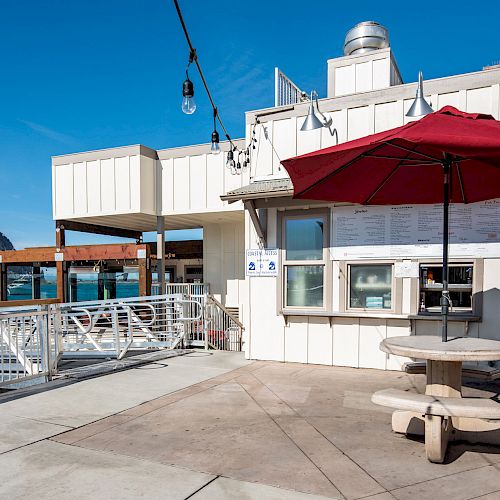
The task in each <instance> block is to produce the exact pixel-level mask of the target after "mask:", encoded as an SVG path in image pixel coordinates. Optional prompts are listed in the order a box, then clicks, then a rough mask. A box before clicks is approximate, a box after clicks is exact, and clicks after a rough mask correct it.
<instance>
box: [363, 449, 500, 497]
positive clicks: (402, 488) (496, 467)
mask: <svg viewBox="0 0 500 500" xmlns="http://www.w3.org/2000/svg"><path fill="white" fill-rule="evenodd" d="M481 455H482V454H481ZM483 458H484V457H483ZM487 467H493V468H494V469H497V470H500V469H499V464H496V463H491V462H490V463H487V464H485V465H480V466H479V467H471V468H470V469H463V470H460V471H458V472H452V473H451V474H444V475H442V476H437V477H434V478H431V479H427V480H425V481H417V482H416V483H410V484H407V485H405V486H399V487H397V488H392V489H390V490H387V491H388V492H389V493H391V494H392V493H393V492H396V491H400V490H404V489H406V488H410V487H412V486H418V485H419V484H425V483H431V482H433V481H439V480H440V479H446V478H450V477H453V476H460V475H461V474H464V473H465V472H472V471H478V470H481V469H484V468H487ZM497 491H500V490H495V491H490V492H489V493H486V494H485V493H482V494H481V495H479V496H475V497H469V498H468V499H467V500H473V499H474V498H481V497H482V496H485V495H490V494H492V493H496V492H497ZM393 496H394V495H393ZM368 498H369V497H368ZM396 498H398V497H397V496H396ZM358 500H362V499H358Z"/></svg>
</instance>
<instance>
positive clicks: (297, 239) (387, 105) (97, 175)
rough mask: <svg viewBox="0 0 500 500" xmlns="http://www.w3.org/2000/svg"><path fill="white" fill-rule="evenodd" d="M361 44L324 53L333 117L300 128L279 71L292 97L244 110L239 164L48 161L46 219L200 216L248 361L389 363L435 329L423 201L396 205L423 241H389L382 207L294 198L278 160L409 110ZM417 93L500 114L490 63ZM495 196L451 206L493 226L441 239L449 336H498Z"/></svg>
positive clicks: (178, 225)
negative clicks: (268, 269)
mask: <svg viewBox="0 0 500 500" xmlns="http://www.w3.org/2000/svg"><path fill="white" fill-rule="evenodd" d="M361 52H362V53H359V52H357V53H354V54H352V55H347V56H343V57H338V58H335V59H331V60H329V61H328V96H327V97H326V98H324V99H320V100H319V106H320V109H321V111H322V112H324V113H328V114H329V115H330V116H331V118H332V120H333V125H332V127H331V128H330V129H328V128H322V129H318V130H313V131H308V132H302V131H301V130H300V128H301V126H302V123H303V121H304V117H305V116H306V114H307V111H308V107H309V104H308V102H295V101H296V100H298V101H300V99H297V98H296V97H297V95H298V93H296V92H293V91H291V90H293V86H292V85H290V84H288V85H289V86H288V88H287V89H285V86H286V85H285V84H286V80H284V79H283V78H282V77H281V74H278V73H277V78H278V80H279V82H280V83H279V85H277V97H278V98H279V99H281V101H283V100H284V102H290V104H284V105H282V106H277V107H274V108H269V109H263V110H257V111H249V112H247V113H246V138H245V139H241V140H239V141H236V142H237V146H238V147H241V148H242V149H243V148H244V147H245V146H246V145H248V144H249V143H250V141H251V140H252V138H253V137H255V138H256V139H257V142H256V143H254V144H255V149H251V163H250V168H249V169H248V171H246V172H244V173H243V174H242V175H232V174H231V172H230V171H229V170H228V169H227V168H226V167H225V163H226V151H227V149H228V145H227V144H223V145H222V149H223V150H225V152H224V153H223V154H220V155H218V156H215V155H211V154H210V145H196V146H189V147H184V148H174V149H166V150H158V151H156V150H152V149H150V148H147V147H144V146H139V145H137V146H128V147H121V148H111V149H105V150H100V151H91V152H86V153H76V154H71V155H65V156H59V157H54V158H53V164H52V176H53V216H54V219H55V220H71V221H76V222H85V223H91V224H96V225H104V226H109V227H118V228H128V229H134V230H139V231H152V230H156V228H157V222H158V218H162V219H163V220H164V223H165V227H166V229H189V228H197V227H202V228H203V235H204V245H203V270H204V281H205V282H206V283H208V284H210V287H211V291H212V293H213V294H214V295H215V296H216V297H217V298H218V299H219V300H220V301H221V302H222V303H223V304H224V305H226V306H227V307H231V308H238V310H239V317H240V319H241V320H242V322H243V324H244V325H245V334H244V349H245V353H246V355H247V357H249V358H252V359H266V360H278V361H293V362H302V363H317V364H325V365H342V366H353V367H368V368H380V369H399V368H400V366H401V362H402V361H404V360H402V359H396V358H395V357H393V356H388V355H386V354H384V353H382V352H381V351H380V350H379V349H378V345H379V343H380V341H381V340H382V339H384V338H386V337H390V336H398V335H410V334H411V333H414V334H422V333H438V332H439V327H440V323H439V320H440V315H439V312H437V310H436V307H435V306H436V296H439V293H440V292H439V279H440V274H439V273H440V257H439V250H438V248H439V246H438V245H436V244H435V243H436V242H435V241H434V239H433V238H435V237H436V234H435V229H434V226H433V224H436V223H437V222H436V221H434V220H431V221H428V223H429V227H428V229H427V228H423V227H422V220H423V219H422V218H423V217H427V216H428V215H429V210H427V212H425V213H424V212H422V210H425V207H423V208H422V207H420V208H415V207H410V208H406V209H405V210H406V217H407V220H408V221H410V222H411V224H413V225H414V226H415V228H417V229H416V231H423V230H428V232H429V238H430V240H429V241H430V244H429V245H419V244H417V243H418V242H416V240H415V234H409V235H406V236H404V235H403V236H401V238H400V241H399V240H398V242H397V243H398V244H397V245H395V244H394V241H393V239H391V235H390V234H389V233H390V224H391V222H390V215H389V213H390V207H384V208H380V207H372V208H367V210H368V212H364V213H361V214H360V213H356V212H357V210H355V208H356V207H352V206H351V207H349V206H337V205H335V204H331V203H330V204H328V203H318V202H304V201H296V200H292V199H291V195H292V186H291V184H290V181H289V180H288V178H287V173H286V171H285V170H284V169H283V167H282V166H281V165H280V160H283V159H285V158H288V157H292V156H295V155H299V154H303V153H306V152H310V151H314V150H317V149H320V148H324V147H327V146H331V145H334V144H336V143H337V141H338V142H339V143H340V142H345V141H348V140H352V139H356V138H359V137H362V136H366V135H369V134H372V133H375V132H380V131H383V130H387V129H390V128H393V127H397V126H400V125H403V124H405V123H406V122H407V121H408V118H406V117H405V114H406V112H407V110H408V109H409V107H410V105H411V103H412V101H413V99H414V96H415V89H416V84H415V83H411V84H403V83H402V81H401V76H400V74H399V71H398V68H397V64H396V61H395V58H394V55H393V52H392V50H391V48H390V47H386V48H382V49H377V50H370V51H366V52H365V51H361ZM285 90H286V92H284V91H285ZM425 92H426V97H427V100H428V102H429V103H430V104H431V105H432V107H433V108H434V109H440V108H442V107H443V106H445V105H452V106H455V107H456V108H458V109H461V110H463V111H467V112H480V113H487V114H491V115H493V116H494V117H495V118H496V119H499V117H500V68H491V69H487V70H483V71H478V72H475V73H468V74H463V75H454V76H449V77H446V78H439V79H435V80H427V81H425ZM296 94H297V95H296ZM277 102H280V101H279V100H277ZM497 206H498V205H495V204H493V203H490V204H488V203H487V204H484V203H483V204H475V205H468V206H466V207H465V211H462V212H461V214H460V220H461V221H462V222H463V220H464V218H465V219H467V220H470V221H480V223H481V224H482V227H486V228H491V230H489V231H482V232H481V231H472V232H471V230H470V227H468V226H467V225H466V224H465V225H464V224H462V225H461V226H460V227H458V226H456V227H455V229H454V231H455V233H454V237H455V238H458V239H459V240H460V241H461V244H460V245H459V244H456V245H452V249H451V256H452V259H451V262H452V266H454V267H453V268H452V271H451V278H452V279H451V280H450V281H451V284H452V300H453V301H454V307H453V309H452V317H451V321H450V334H453V333H458V334H462V335H463V334H467V335H471V336H481V337H486V338H497V339H500V332H499V331H498V328H497V324H498V321H499V319H500V314H499V313H498V311H500V291H499V288H500V222H499V221H500V208H498V209H497ZM462 208H463V207H462ZM434 213H436V214H439V213H440V211H439V210H437V211H436V210H435V211H434ZM453 213H454V212H453V211H452V221H451V224H452V227H453V224H454V222H453ZM455 213H456V212H455ZM367 217H368V218H369V220H368V222H367ZM457 218H458V217H455V220H457ZM374 220H377V221H378V222H377V224H382V226H380V227H386V229H385V231H386V232H387V234H382V233H380V235H379V236H380V237H379V238H378V239H377V243H376V244H373V241H372V240H370V238H369V237H368V236H367V232H366V229H367V228H371V229H373V227H374V226H373V221H374ZM474 223H475V222H474ZM370 224H371V225H370ZM471 224H472V223H471ZM346 225H347V226H346ZM466 226H467V227H466ZM412 227H413V226H412ZM342 228H344V229H342ZM346 228H347V229H346ZM353 228H354V229H353ZM363 228H365V230H363ZM343 231H344V233H345V231H348V232H349V234H348V237H347V236H346V234H344V233H343ZM433 231H434V232H433ZM410 233H411V232H410ZM472 233H473V234H472ZM452 241H453V236H452ZM259 248H270V249H273V248H276V249H278V273H277V274H278V275H277V276H276V277H273V276H262V277H260V276H252V277H250V276H246V272H245V270H246V263H245V250H247V249H259ZM436 289H437V291H436Z"/></svg>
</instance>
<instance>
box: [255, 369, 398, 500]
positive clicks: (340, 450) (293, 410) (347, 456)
mask: <svg viewBox="0 0 500 500" xmlns="http://www.w3.org/2000/svg"><path fill="white" fill-rule="evenodd" d="M252 376H253V377H254V378H255V379H256V380H257V381H258V382H260V383H261V384H262V385H263V386H264V387H266V388H267V389H268V390H269V391H270V392H271V393H272V394H273V395H274V396H275V397H276V398H277V399H279V400H280V401H282V402H283V404H284V405H285V406H287V407H288V408H289V409H290V410H291V411H292V412H293V413H295V414H296V415H297V417H299V418H301V419H303V420H304V421H305V422H307V424H308V425H310V426H311V427H312V428H313V429H314V430H315V431H316V432H317V433H318V434H320V435H321V436H322V437H323V438H324V439H326V441H328V442H329V443H330V444H331V445H332V446H333V447H334V448H335V449H336V450H338V451H339V452H340V453H342V455H344V456H345V457H346V458H347V459H348V460H350V461H351V462H352V463H353V464H354V465H356V466H357V467H359V468H360V469H361V470H362V471H363V472H364V473H365V474H366V475H367V476H368V477H370V478H371V479H373V481H374V482H375V483H377V484H378V485H379V486H380V487H381V488H382V489H383V490H384V492H388V491H389V490H388V489H387V488H386V487H385V486H384V485H382V484H380V482H379V481H377V479H376V478H375V477H373V476H372V475H371V474H370V473H369V472H368V471H367V470H365V469H364V468H363V467H362V466H361V465H360V464H358V463H357V462H356V461H355V460H354V459H353V458H352V457H350V456H349V455H348V454H347V453H345V452H344V450H342V449H341V448H339V447H338V446H337V445H336V444H335V443H333V442H332V441H331V440H330V439H328V438H327V437H326V436H325V435H324V434H323V433H322V432H321V431H320V430H319V429H318V428H316V426H315V425H314V424H312V423H311V422H310V421H309V420H308V419H307V417H304V416H302V415H301V414H300V413H299V412H298V411H297V410H295V408H293V407H291V406H290V405H289V404H288V403H287V402H286V401H283V400H282V399H281V398H280V397H279V396H278V395H277V394H276V393H275V392H274V391H273V390H272V389H271V388H270V387H269V386H268V385H267V384H266V383H265V382H262V380H260V379H259V378H258V377H257V376H256V375H255V374H254V373H252ZM264 411H265V410H264ZM266 413H267V412H266ZM269 416H270V418H273V417H272V416H271V415H269ZM273 420H274V419H273ZM278 425H279V424H278ZM280 428H281V427H280ZM282 430H283V429H282ZM283 432H285V431H283ZM285 434H286V432H285ZM301 451H302V450H301ZM308 458H309V457H308ZM311 461H312V460H311ZM313 463H314V462H313ZM314 465H316V464H314ZM332 484H333V483H332ZM334 486H335V487H336V488H337V489H338V490H339V491H340V492H341V493H342V490H340V489H339V488H338V487H337V486H336V485H335V484H334ZM377 494H379V493H377ZM370 496H373V495H369V496H368V497H359V498H360V499H361V498H369V497H370Z"/></svg>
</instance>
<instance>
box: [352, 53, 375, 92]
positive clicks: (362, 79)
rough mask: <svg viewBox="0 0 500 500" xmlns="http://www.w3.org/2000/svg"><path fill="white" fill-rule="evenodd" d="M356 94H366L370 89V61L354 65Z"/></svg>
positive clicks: (371, 74) (371, 70) (371, 73)
mask: <svg viewBox="0 0 500 500" xmlns="http://www.w3.org/2000/svg"><path fill="white" fill-rule="evenodd" d="M355 67H356V70H355V71H356V92H367V91H368V90H371V89H372V81H373V67H372V61H367V62H364V63H360V64H356V65H355Z"/></svg>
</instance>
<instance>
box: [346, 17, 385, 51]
mask: <svg viewBox="0 0 500 500" xmlns="http://www.w3.org/2000/svg"><path fill="white" fill-rule="evenodd" d="M387 47H389V33H388V31H387V28H385V27H384V26H382V25H381V24H379V23H377V22H375V21H363V22H362V23H358V24H356V26H354V28H351V29H350V30H349V31H348V32H347V35H346V36H345V42H344V55H346V56H350V55H353V54H364V53H366V52H371V51H372V50H378V49H385V48H387Z"/></svg>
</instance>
